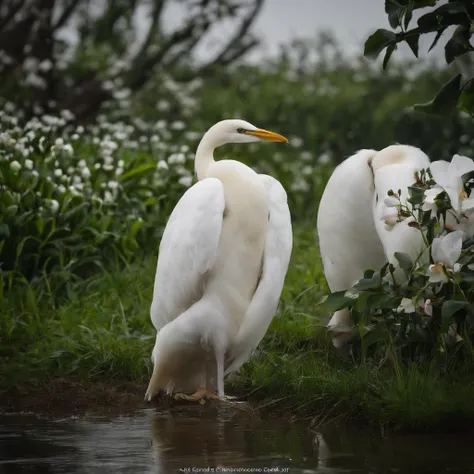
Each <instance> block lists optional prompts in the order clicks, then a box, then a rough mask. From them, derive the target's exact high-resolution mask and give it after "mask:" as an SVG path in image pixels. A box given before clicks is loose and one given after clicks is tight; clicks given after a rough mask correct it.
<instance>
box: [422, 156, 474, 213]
mask: <svg viewBox="0 0 474 474" xmlns="http://www.w3.org/2000/svg"><path fill="white" fill-rule="evenodd" d="M430 169H431V174H432V175H433V179H434V180H435V181H436V183H437V184H439V185H440V186H441V187H442V188H443V189H444V190H445V191H446V194H447V195H448V196H449V199H450V200H451V206H452V207H453V209H454V210H455V211H456V212H458V213H459V212H460V211H461V210H462V209H461V201H463V200H465V199H467V196H466V191H465V190H464V187H463V182H462V176H463V175H464V174H466V173H469V172H470V171H474V161H473V160H472V159H471V158H468V157H467V156H460V155H454V156H453V159H452V160H451V163H448V162H447V161H435V162H434V163H431V165H430Z"/></svg>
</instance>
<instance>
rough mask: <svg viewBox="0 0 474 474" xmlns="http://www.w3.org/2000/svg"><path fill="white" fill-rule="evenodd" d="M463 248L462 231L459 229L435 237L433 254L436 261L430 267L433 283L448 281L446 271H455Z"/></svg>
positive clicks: (429, 273) (432, 247)
mask: <svg viewBox="0 0 474 474" xmlns="http://www.w3.org/2000/svg"><path fill="white" fill-rule="evenodd" d="M461 250H462V232H461V231H459V230H458V231H455V232H451V233H450V234H447V235H444V236H443V237H436V238H434V239H433V243H432V245H431V255H432V257H433V262H435V263H434V264H433V265H430V266H429V268H428V275H429V277H430V278H429V281H430V282H431V283H444V282H447V281H448V277H447V276H446V273H445V272H450V271H451V272H452V271H454V265H455V264H456V263H457V261H458V259H459V257H460V256H461Z"/></svg>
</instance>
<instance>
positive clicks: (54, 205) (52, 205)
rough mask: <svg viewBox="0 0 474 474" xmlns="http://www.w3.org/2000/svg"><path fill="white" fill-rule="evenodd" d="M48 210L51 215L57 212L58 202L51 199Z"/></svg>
mask: <svg viewBox="0 0 474 474" xmlns="http://www.w3.org/2000/svg"><path fill="white" fill-rule="evenodd" d="M49 209H50V210H51V212H52V213H53V214H56V212H58V210H59V202H58V201H56V200H55V199H51V201H50V202H49Z"/></svg>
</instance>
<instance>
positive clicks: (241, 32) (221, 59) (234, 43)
mask: <svg viewBox="0 0 474 474" xmlns="http://www.w3.org/2000/svg"><path fill="white" fill-rule="evenodd" d="M263 1H264V0H255V4H254V7H253V8H252V10H251V11H250V12H249V13H248V14H247V16H246V17H244V19H243V21H242V24H241V25H240V28H239V29H238V30H237V31H236V33H235V35H234V37H233V38H232V39H231V40H230V41H229V42H228V43H227V46H226V47H225V48H224V49H223V50H222V51H221V53H220V54H219V55H218V56H217V57H216V58H215V59H214V60H213V61H212V62H210V63H209V64H208V66H210V67H213V66H215V65H217V64H221V63H223V64H228V61H225V59H226V56H227V55H228V54H231V53H232V50H235V49H239V44H240V42H241V41H242V38H243V37H244V36H245V34H246V33H247V31H248V30H249V28H250V26H251V25H252V23H253V22H254V21H255V19H256V17H257V15H258V13H259V12H260V10H261V8H262V6H263ZM242 54H243V53H242ZM233 55H234V54H233ZM237 57H239V55H238V56H236V57H235V59H237ZM205 68H207V66H205Z"/></svg>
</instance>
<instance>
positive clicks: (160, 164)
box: [156, 160, 169, 170]
mask: <svg viewBox="0 0 474 474" xmlns="http://www.w3.org/2000/svg"><path fill="white" fill-rule="evenodd" d="M156 167H157V169H159V170H167V169H169V167H168V163H166V161H165V160H160V161H158V163H157V165H156Z"/></svg>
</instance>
